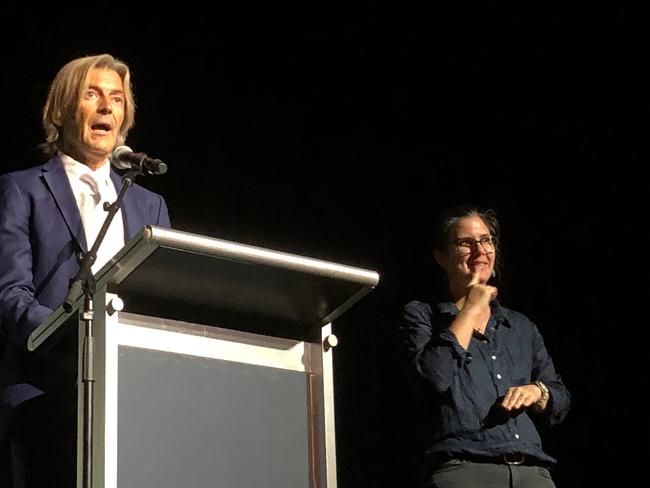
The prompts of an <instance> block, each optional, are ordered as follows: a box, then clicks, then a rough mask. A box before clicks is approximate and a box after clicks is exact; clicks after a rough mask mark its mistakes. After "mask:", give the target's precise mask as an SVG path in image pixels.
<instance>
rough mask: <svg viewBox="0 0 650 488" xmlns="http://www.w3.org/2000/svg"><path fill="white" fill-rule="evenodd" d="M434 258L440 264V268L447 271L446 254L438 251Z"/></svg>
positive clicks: (435, 252)
mask: <svg viewBox="0 0 650 488" xmlns="http://www.w3.org/2000/svg"><path fill="white" fill-rule="evenodd" d="M433 257H434V259H435V260H436V263H438V266H440V267H441V268H442V269H445V262H446V260H445V255H444V253H442V252H440V251H438V250H437V249H436V250H435V251H433Z"/></svg>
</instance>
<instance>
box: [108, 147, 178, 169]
mask: <svg viewBox="0 0 650 488" xmlns="http://www.w3.org/2000/svg"><path fill="white" fill-rule="evenodd" d="M110 160H111V163H112V164H113V166H115V167H116V168H117V169H135V170H137V171H138V172H139V173H141V174H147V175H164V174H165V173H167V165H166V164H165V163H163V162H162V161H161V160H160V159H154V158H150V157H149V156H147V155H146V154H145V153H135V152H133V150H132V149H131V148H130V147H129V146H118V147H116V148H115V150H114V151H113V154H112V155H111V157H110Z"/></svg>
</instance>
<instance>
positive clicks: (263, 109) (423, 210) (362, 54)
mask: <svg viewBox="0 0 650 488" xmlns="http://www.w3.org/2000/svg"><path fill="white" fill-rule="evenodd" d="M215 8H216V11H215V12H214V13H207V12H203V11H201V10H198V9H196V10H190V9H189V8H188V9H186V10H181V11H179V9H178V6H176V7H174V10H168V11H165V10H164V9H163V8H161V7H156V11H155V12H153V13H152V12H150V13H149V14H147V15H144V14H133V13H130V12H129V13H127V12H125V8H124V7H123V6H116V7H115V8H113V7H111V6H108V7H106V6H100V5H92V6H87V7H84V8H83V10H79V11H77V12H74V13H70V14H69V15H62V13H61V11H60V10H57V13H56V15H54V14H53V13H51V12H47V11H42V10H41V11H37V9H34V11H33V12H31V13H26V12H24V11H18V9H17V8H16V7H4V10H5V12H4V15H3V24H4V25H5V27H7V29H4V28H3V32H2V33H1V34H0V36H1V37H0V39H1V40H2V50H1V51H0V59H1V60H2V63H1V67H2V73H1V75H0V80H1V85H0V87H1V88H2V93H3V95H4V96H3V103H2V116H0V134H1V137H2V142H3V144H2V155H1V159H0V164H1V165H2V172H5V171H9V170H15V169H21V168H26V167H28V166H32V165H34V164H36V163H39V162H41V160H42V158H41V156H40V155H39V153H38V151H37V150H36V146H37V144H38V143H39V142H40V141H41V129H40V122H39V120H40V110H41V107H42V104H43V102H44V99H45V96H46V91H47V87H48V84H49V82H50V81H51V79H52V78H53V76H54V75H55V73H56V71H57V70H58V69H59V68H60V67H61V66H62V65H63V64H64V63H65V62H67V61H69V60H70V59H72V58H74V57H77V56H80V55H85V54H96V53H101V52H110V53H112V54H114V55H115V56H118V57H120V58H123V59H124V60H125V61H127V62H128V63H129V64H130V66H131V67H132V70H133V82H134V85H135V89H136V100H137V104H138V112H137V114H136V126H135V128H134V129H133V131H132V133H131V135H130V137H129V140H128V141H127V142H128V144H129V145H130V146H131V147H132V148H134V149H135V150H136V151H144V152H147V153H148V154H150V155H151V156H154V157H157V158H161V159H162V160H163V161H165V162H166V163H167V164H168V165H169V168H170V169H169V173H168V174H167V175H165V176H164V177H157V178H153V177H151V178H148V179H144V178H142V179H141V180H140V183H141V184H143V185H144V186H147V187H148V188H151V189H152V190H154V191H157V192H160V193H162V194H163V195H164V196H165V198H166V200H167V203H168V205H169V208H170V214H171V218H172V223H173V225H174V226H175V227H176V228H177V229H180V230H186V231H190V232H196V233H202V234H206V235H210V236H215V237H220V238H224V239H230V240H235V241H238V242H242V243H246V244H252V245H258V246H263V247H268V248H272V249H278V250H283V251H287V252H292V253H298V254H303V255H307V256H311V257H316V258H322V259H327V260H332V261H337V262H341V263H346V264H350V265H354V266H361V267H367V268H371V269H374V270H377V271H378V272H380V273H381V276H382V281H381V283H380V285H379V287H378V288H377V289H376V290H375V291H374V292H373V293H372V294H371V295H369V296H368V297H366V298H365V299H364V300H363V301H362V302H361V303H360V304H359V305H358V306H357V307H355V308H354V309H353V310H352V311H350V312H349V313H348V314H347V315H346V316H345V317H343V318H342V319H340V321H338V322H337V323H336V324H335V327H336V334H337V335H338V336H339V338H340V339H341V344H340V346H339V347H338V348H337V350H336V356H335V360H336V383H337V390H336V402H337V407H338V416H337V437H338V461H339V486H341V487H342V488H352V487H368V486H372V487H410V486H412V483H413V476H412V466H411V460H412V457H413V455H412V452H411V451H410V449H411V448H412V443H411V442H410V436H409V433H408V428H409V425H408V421H407V419H408V418H409V412H410V410H411V406H410V405H409V402H408V401H407V397H406V394H405V392H404V390H403V387H402V383H401V379H400V376H399V374H398V370H399V365H398V362H397V358H396V337H395V322H396V319H397V317H398V316H399V312H400V309H401V307H402V306H403V305H404V303H406V302H407V301H408V300H410V299H413V298H416V297H419V298H426V297H427V296H428V295H429V294H430V293H429V292H430V291H431V289H432V281H433V280H432V279H431V276H432V274H434V273H436V270H435V268H434V266H433V265H432V259H431V253H430V250H429V249H428V248H427V246H426V242H427V238H428V236H429V231H430V224H431V222H432V219H433V218H434V217H435V215H436V214H437V212H438V211H439V210H440V209H441V208H443V207H446V206H448V205H451V204H456V203H465V202H469V203H477V204H479V205H484V206H493V207H495V208H496V209H497V210H498V211H499V213H500V215H501V220H502V226H503V239H502V241H503V245H502V252H503V255H504V258H505V268H504V271H503V273H502V276H501V280H502V284H501V287H500V297H501V301H502V303H504V304H505V305H507V306H510V307H512V308H515V309H517V310H519V311H521V312H523V313H525V314H527V315H528V316H529V317H530V318H531V319H533V320H534V321H535V322H536V323H537V324H538V325H539V327H540V329H541V331H542V333H543V335H544V336H545V338H546V342H547V347H548V349H549V350H550V352H551V354H552V355H553V357H554V358H555V362H556V367H557V369H558V370H559V371H560V372H561V374H562V375H563V377H564V379H565V381H566V383H567V385H568V386H569V388H570V389H571V392H572V393H573V409H572V412H571V413H570V415H569V417H568V419H567V421H566V423H565V424H563V425H562V426H560V427H559V428H557V429H554V430H551V431H548V432H545V433H544V434H545V446H546V449H547V451H548V452H549V453H550V454H551V455H553V456H555V457H557V458H558V459H559V460H560V463H559V465H558V467H557V469H556V470H555V477H556V480H557V482H558V485H560V486H590V485H592V484H595V483H597V482H598V481H600V480H602V479H603V477H606V476H609V475H612V474H614V473H618V472H619V468H620V466H626V470H625V472H626V473H628V474H629V476H633V474H634V473H633V471H634V468H635V467H636V465H634V464H630V463H629V462H626V463H625V464H622V465H621V464H619V462H624V461H629V460H631V459H637V457H636V456H637V454H641V453H645V454H647V453H648V451H647V448H645V451H643V450H642V451H638V450H636V451H634V450H632V449H631V448H630V447H629V445H628V442H630V441H631V440H633V439H635V438H639V439H640V440H644V437H646V438H647V435H648V433H649V432H650V429H648V422H647V421H646V420H638V421H636V422H635V423H634V425H633V426H632V427H630V428H628V427H627V426H626V424H625V423H624V421H623V420H621V419H626V420H629V419H630V418H631V417H632V412H633V411H634V410H633V407H635V405H636V404H637V402H636V401H634V400H633V399H632V398H631V397H632V396H633V395H636V392H638V390H637V389H628V388H627V386H624V385H627V380H629V375H630V373H631V372H632V371H633V370H634V367H635V366H638V365H639V363H640V362H641V359H640V358H641V357H642V356H643V353H642V350H640V347H641V344H642V343H641V340H642V337H643V336H642V334H641V332H640V331H639V329H637V332H635V333H634V334H631V333H629V332H625V330H627V329H626V328H627V327H629V323H627V322H626V321H625V320H623V318H622V317H623V314H624V310H626V309H628V308H633V307H634V306H635V304H633V303H629V302H624V301H621V300H620V297H619V296H618V295H617V293H616V292H617V291H618V292H621V291H624V290H625V287H626V286H627V285H626V282H625V281H623V280H622V279H621V278H619V276H618V274H617V273H616V270H617V269H618V268H622V269H625V268H627V267H631V266H634V265H636V266H638V264H636V263H634V262H630V261H631V259H630V255H629V253H628V254H624V253H623V252H619V251H615V249H618V247H617V246H616V244H617V243H624V247H625V246H627V242H628V240H627V239H632V240H631V241H630V242H634V236H635V235H637V234H639V232H640V231H641V230H642V229H641V228H640V227H641V226H639V222H637V223H636V226H634V225H633V226H632V227H630V226H629V225H628V223H627V221H626V220H625V217H626V216H627V215H628V213H629V211H630V210H632V209H634V207H635V206H637V205H638V202H641V201H642V196H641V197H639V198H638V201H633V200H628V201H627V202H626V203H625V204H624V205H621V202H622V201H623V198H624V197H634V196H635V191H634V188H633V183H634V182H635V181H639V180H640V178H641V176H640V174H639V173H636V171H637V170H636V167H637V165H636V164H635V163H636V161H637V159H638V153H637V152H636V149H635V146H634V144H635V141H636V140H637V139H638V138H639V137H640V134H641V130H640V129H639V128H638V126H637V124H638V123H639V122H640V120H641V114H640V113H639V109H638V101H637V100H638V99H639V98H640V93H641V83H640V81H639V79H640V73H641V70H642V65H643V64H645V58H640V57H638V54H639V51H640V49H639V48H638V46H639V45H640V39H641V34H640V32H641V31H640V29H638V28H637V26H636V23H635V22H634V20H635V19H636V18H637V14H636V13H635V12H631V11H624V10H611V11H610V10H604V9H603V10H585V11H583V10H580V9H578V8H574V9H572V10H563V9H565V8H566V7H562V8H559V7H558V8H557V10H544V9H543V7H539V10H534V9H533V8H532V7H530V8H528V9H527V10H509V11H505V10H492V9H488V8H485V7H481V8H480V9H479V10H471V9H470V8H469V6H467V7H466V10H458V11H454V12H451V11H443V10H434V9H424V8H410V9H409V8H406V7H402V8H398V7H396V6H395V5H388V4H384V3H381V2H360V3H359V4H358V5H357V6H355V7H351V6H350V5H348V6H346V7H344V8H342V9H340V10H336V9H334V8H333V7H328V8H326V7H325V6H322V7H316V6H313V7H310V8H308V9H305V8H304V7H303V8H301V9H297V10H296V9H294V8H289V7H278V6H277V5H274V6H273V7H265V8H263V9H258V8H255V7H253V6H250V7H242V8H241V9H240V10H238V11H233V10H232V9H229V10H225V9H223V8H222V7H219V6H216V7H215ZM519 8H520V7H519ZM592 8H593V7H592ZM642 59H643V62H642V61H641V60H642ZM621 194H623V196H621ZM644 242H645V241H644ZM634 249H635V250H639V249H637V248H634ZM625 250H626V249H625V248H624V249H623V250H622V251H625ZM627 250H628V251H629V250H630V249H627ZM634 257H635V258H636V259H639V257H637V256H634ZM641 271H643V270H641ZM646 322H647V320H646ZM643 325H645V324H643ZM645 418H647V416H646V417H645ZM646 445H647V443H646ZM619 476H620V475H619ZM626 476H627V475H626Z"/></svg>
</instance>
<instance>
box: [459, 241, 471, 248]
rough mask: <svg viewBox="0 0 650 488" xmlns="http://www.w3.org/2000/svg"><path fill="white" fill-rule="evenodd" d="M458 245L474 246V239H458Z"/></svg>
mask: <svg viewBox="0 0 650 488" xmlns="http://www.w3.org/2000/svg"><path fill="white" fill-rule="evenodd" d="M458 245H459V246H460V247H472V241H468V240H464V241H458Z"/></svg>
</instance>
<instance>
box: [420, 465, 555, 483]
mask: <svg viewBox="0 0 650 488" xmlns="http://www.w3.org/2000/svg"><path fill="white" fill-rule="evenodd" d="M426 478H428V479H425V480H424V483H423V484H422V486H423V487H426V488H467V487H477V488H555V484H554V483H553V480H552V479H551V474H550V473H549V471H548V469H546V468H543V467H541V466H524V465H511V464H492V463H475V462H470V461H464V460H459V459H452V460H450V461H447V462H446V463H443V464H441V465H440V466H438V467H437V468H436V469H435V471H433V472H432V473H430V474H428V475H427V476H426Z"/></svg>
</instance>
